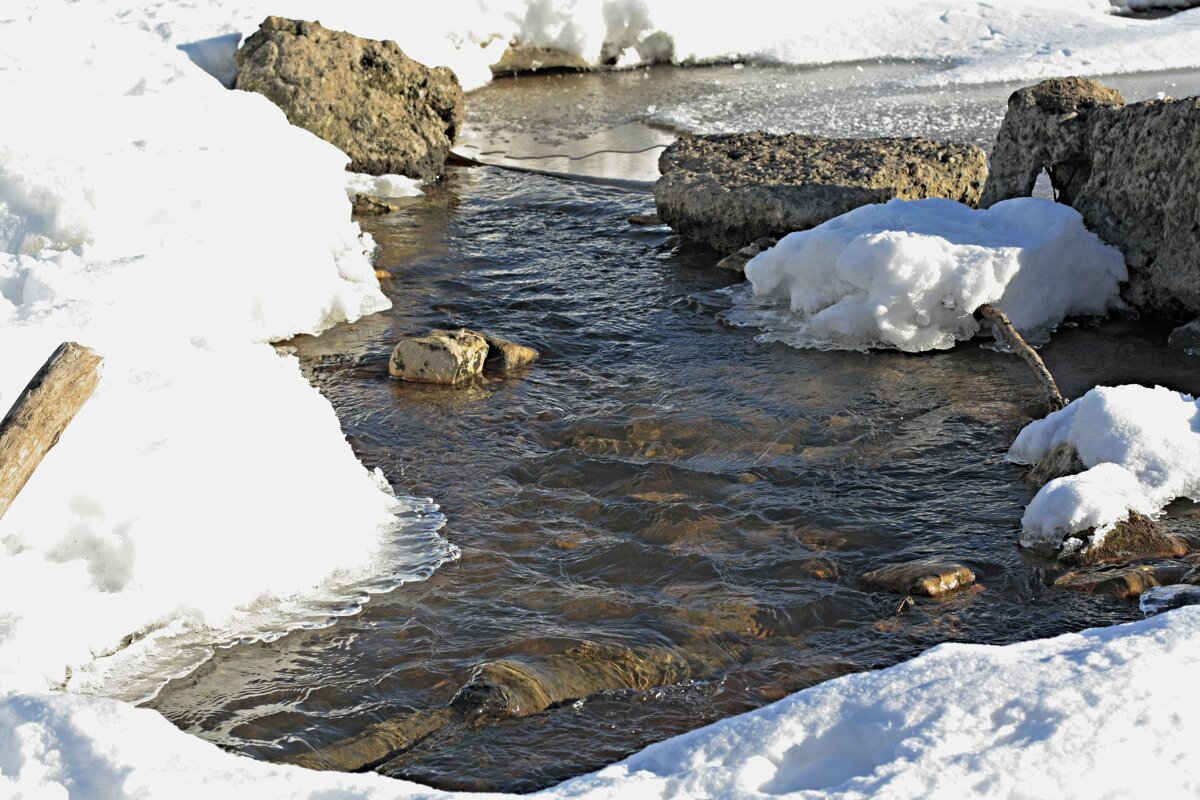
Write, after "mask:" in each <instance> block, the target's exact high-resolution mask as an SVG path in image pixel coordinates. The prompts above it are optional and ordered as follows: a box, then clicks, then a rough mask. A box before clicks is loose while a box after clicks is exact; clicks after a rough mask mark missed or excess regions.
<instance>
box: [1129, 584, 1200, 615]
mask: <svg viewBox="0 0 1200 800" xmlns="http://www.w3.org/2000/svg"><path fill="white" fill-rule="evenodd" d="M1195 605H1200V586H1193V585H1191V584H1187V583H1183V584H1172V585H1170V586H1153V587H1151V588H1149V589H1147V590H1146V591H1144V592H1142V596H1141V597H1140V598H1139V599H1138V607H1139V608H1141V610H1142V613H1143V614H1145V615H1146V616H1147V617H1152V616H1154V615H1155V614H1161V613H1162V612H1164V611H1170V610H1171V609H1173V608H1182V607H1183V606H1195Z"/></svg>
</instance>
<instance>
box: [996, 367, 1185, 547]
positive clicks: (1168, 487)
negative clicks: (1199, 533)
mask: <svg viewBox="0 0 1200 800" xmlns="http://www.w3.org/2000/svg"><path fill="white" fill-rule="evenodd" d="M1064 442H1065V443H1069V444H1071V445H1073V446H1074V447H1075V449H1076V450H1077V451H1078V453H1079V459H1080V460H1081V461H1082V462H1083V464H1084V466H1086V467H1089V469H1088V470H1087V471H1086V472H1083V473H1081V474H1079V475H1072V476H1067V477H1064V478H1057V479H1055V480H1053V481H1050V482H1049V483H1047V484H1046V485H1045V486H1044V487H1042V489H1041V490H1040V491H1039V492H1038V493H1037V495H1036V496H1035V497H1034V498H1033V500H1032V501H1031V502H1030V504H1029V506H1028V507H1027V508H1026V510H1025V515H1024V517H1023V518H1022V520H1021V527H1022V530H1023V532H1022V537H1021V542H1022V544H1024V545H1025V546H1027V547H1033V548H1035V549H1042V550H1052V549H1054V548H1056V547H1057V546H1058V545H1059V543H1060V542H1061V541H1062V538H1063V536H1064V535H1066V534H1069V533H1074V532H1077V531H1080V530H1083V529H1084V528H1088V527H1096V528H1098V529H1099V530H1098V533H1099V534H1100V536H1099V537H1098V538H1097V539H1094V540H1093V542H1094V543H1096V544H1098V543H1099V542H1101V541H1103V533H1104V532H1105V530H1106V529H1111V528H1112V526H1113V525H1115V524H1116V523H1117V522H1120V521H1121V520H1123V519H1125V518H1126V517H1128V516H1129V512H1131V511H1136V512H1138V513H1141V514H1146V515H1150V516H1153V515H1156V514H1158V513H1160V512H1161V511H1162V510H1163V508H1165V507H1166V505H1167V504H1168V503H1170V502H1171V501H1172V500H1175V499H1176V498H1180V497H1186V498H1190V499H1192V500H1200V407H1198V406H1197V402H1196V400H1195V399H1194V398H1192V397H1191V396H1190V395H1186V394H1183V393H1181V392H1174V391H1171V390H1170V389H1165V388H1163V387H1161V386H1159V387H1155V388H1148V387H1145V386H1099V387H1097V388H1095V389H1092V390H1091V391H1089V392H1088V393H1087V394H1085V395H1084V396H1083V397H1080V398H1079V399H1078V400H1075V401H1073V402H1072V403H1071V404H1070V405H1068V406H1067V407H1066V408H1064V409H1062V410H1061V411H1056V412H1054V413H1052V414H1050V415H1048V416H1047V417H1046V418H1045V419H1041V420H1037V421H1035V422H1031V423H1030V424H1029V425H1027V426H1026V427H1025V428H1024V429H1022V431H1021V433H1020V434H1019V435H1018V436H1017V438H1016V440H1015V441H1014V442H1013V445H1012V447H1011V448H1010V450H1009V453H1008V455H1009V458H1010V459H1011V460H1013V461H1015V462H1017V463H1019V464H1036V463H1037V462H1038V461H1039V460H1041V459H1042V458H1043V457H1044V456H1045V455H1046V454H1047V453H1049V452H1050V450H1052V449H1053V448H1054V447H1055V446H1057V445H1059V444H1062V443H1064Z"/></svg>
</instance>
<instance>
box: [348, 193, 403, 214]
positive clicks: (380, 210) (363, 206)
mask: <svg viewBox="0 0 1200 800" xmlns="http://www.w3.org/2000/svg"><path fill="white" fill-rule="evenodd" d="M351 202H352V203H353V206H354V208H353V211H354V213H355V214H358V215H359V216H363V217H366V216H377V215H379V214H391V213H393V212H395V211H399V210H400V206H397V205H393V204H392V203H389V202H387V201H386V200H381V199H379V198H378V197H374V196H372V195H369V194H366V193H364V192H358V193H357V194H355V195H354V200H352V201H351Z"/></svg>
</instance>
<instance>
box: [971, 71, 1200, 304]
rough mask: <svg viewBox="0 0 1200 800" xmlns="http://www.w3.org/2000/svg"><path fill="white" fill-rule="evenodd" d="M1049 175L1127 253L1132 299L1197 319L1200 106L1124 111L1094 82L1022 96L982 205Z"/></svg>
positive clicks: (1013, 107)
mask: <svg viewBox="0 0 1200 800" xmlns="http://www.w3.org/2000/svg"><path fill="white" fill-rule="evenodd" d="M1043 170H1045V171H1046V172H1047V173H1048V174H1049V176H1050V181H1051V183H1052V184H1053V186H1054V191H1055V194H1056V197H1057V199H1058V200H1059V201H1060V202H1063V203H1067V204H1069V205H1071V206H1073V207H1075V209H1077V210H1078V211H1079V212H1080V214H1082V215H1083V220H1084V223H1085V224H1086V225H1087V227H1088V229H1089V230H1091V231H1093V232H1095V233H1096V234H1098V235H1099V236H1100V238H1102V239H1103V240H1104V241H1106V242H1108V243H1109V244H1112V245H1115V246H1116V247H1118V248H1119V249H1120V250H1121V252H1122V253H1124V254H1125V260H1126V262H1127V264H1128V266H1129V271H1130V279H1129V286H1128V289H1127V291H1126V292H1125V294H1126V299H1127V300H1129V301H1130V302H1132V303H1133V304H1134V305H1136V306H1138V307H1141V308H1145V309H1149V310H1152V311H1158V312H1165V313H1169V314H1178V313H1181V312H1185V311H1186V312H1190V313H1192V314H1196V313H1198V312H1200V260H1198V259H1197V258H1196V253H1197V252H1200V98H1194V97H1193V98H1189V99H1186V100H1173V99H1169V98H1168V99H1163V100H1151V101H1147V102H1143V103H1131V104H1128V105H1126V104H1125V99H1124V98H1123V97H1122V96H1121V94H1120V93H1119V92H1117V91H1115V90H1113V89H1110V88H1108V87H1107V86H1104V85H1102V84H1100V83H1097V82H1096V81H1091V80H1084V79H1082V78H1056V79H1053V80H1048V81H1043V82H1041V83H1039V84H1037V85H1036V86H1031V87H1027V88H1024V89H1020V90H1018V91H1017V92H1015V93H1014V94H1013V95H1012V96H1011V97H1010V98H1009V100H1008V112H1007V114H1006V115H1005V117H1004V122H1003V124H1002V125H1001V126H1000V132H999V134H998V135H997V137H996V146H995V148H994V149H993V151H992V159H991V172H990V176H989V178H988V182H987V186H986V188H985V190H984V195H983V199H982V201H981V203H980V204H981V205H982V206H984V207H987V206H990V205H992V204H993V203H996V202H999V201H1001V200H1006V199H1008V198H1011V197H1021V196H1027V195H1030V194H1032V192H1033V185H1034V182H1035V181H1036V179H1037V177H1038V175H1039V174H1040V173H1041V172H1042V171H1043Z"/></svg>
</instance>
